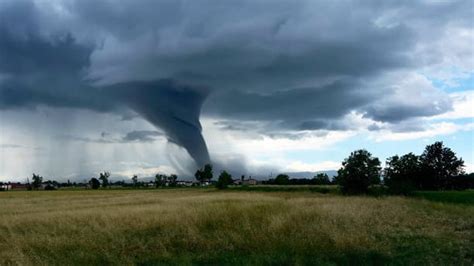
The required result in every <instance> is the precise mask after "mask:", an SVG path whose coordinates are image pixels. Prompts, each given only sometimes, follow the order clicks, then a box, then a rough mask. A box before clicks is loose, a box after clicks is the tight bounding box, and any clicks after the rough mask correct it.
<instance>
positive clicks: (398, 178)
mask: <svg viewBox="0 0 474 266" xmlns="http://www.w3.org/2000/svg"><path fill="white" fill-rule="evenodd" d="M385 165H386V166H385V169H384V183H385V185H387V186H388V187H389V191H390V192H391V193H394V194H403V195H408V194H410V193H411V192H412V191H413V190H414V189H415V188H416V186H417V182H418V179H419V178H420V175H421V162H420V157H419V156H417V155H415V154H413V153H411V152H410V153H408V154H405V155H403V156H402V157H399V156H398V155H395V156H392V157H390V158H388V159H387V161H386V163H385Z"/></svg>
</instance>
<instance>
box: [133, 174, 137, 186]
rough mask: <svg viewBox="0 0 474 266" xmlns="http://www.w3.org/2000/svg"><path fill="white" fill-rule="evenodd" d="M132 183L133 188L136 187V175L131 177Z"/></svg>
mask: <svg viewBox="0 0 474 266" xmlns="http://www.w3.org/2000/svg"><path fill="white" fill-rule="evenodd" d="M132 183H133V186H134V187H137V186H138V176H137V175H134V176H133V177H132Z"/></svg>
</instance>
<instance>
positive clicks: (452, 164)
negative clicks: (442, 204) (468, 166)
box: [419, 141, 464, 189]
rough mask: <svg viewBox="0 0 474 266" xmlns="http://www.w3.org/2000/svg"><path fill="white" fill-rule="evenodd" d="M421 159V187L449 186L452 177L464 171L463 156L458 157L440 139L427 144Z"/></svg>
mask: <svg viewBox="0 0 474 266" xmlns="http://www.w3.org/2000/svg"><path fill="white" fill-rule="evenodd" d="M420 160H421V171H422V176H421V179H420V181H419V186H420V187H419V188H420V189H443V188H447V187H448V184H449V181H450V179H451V178H453V177H454V176H458V175H460V174H463V173H464V161H463V160H462V158H459V159H458V158H457V157H456V154H455V153H454V152H453V151H452V150H451V149H450V148H448V147H445V146H444V145H443V142H440V141H438V142H435V143H434V144H431V145H428V146H426V148H425V151H424V152H423V154H422V155H421V156H420Z"/></svg>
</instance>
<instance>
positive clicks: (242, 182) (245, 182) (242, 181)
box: [233, 176, 258, 186]
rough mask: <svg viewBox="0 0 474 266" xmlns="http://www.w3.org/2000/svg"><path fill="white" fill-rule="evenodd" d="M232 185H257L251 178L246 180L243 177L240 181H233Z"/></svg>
mask: <svg viewBox="0 0 474 266" xmlns="http://www.w3.org/2000/svg"><path fill="white" fill-rule="evenodd" d="M233 184H234V185H244V186H254V185H257V184H258V181H257V180H256V179H253V178H252V177H251V176H250V177H249V178H248V179H245V176H242V177H241V178H240V179H234V180H233Z"/></svg>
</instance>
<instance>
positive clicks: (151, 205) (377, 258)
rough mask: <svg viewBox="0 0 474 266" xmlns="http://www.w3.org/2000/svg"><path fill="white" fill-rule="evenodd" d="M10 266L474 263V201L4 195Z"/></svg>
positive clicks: (3, 253) (2, 229)
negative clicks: (74, 265) (45, 265)
mask: <svg viewBox="0 0 474 266" xmlns="http://www.w3.org/2000/svg"><path fill="white" fill-rule="evenodd" d="M0 204H1V205H0V206H1V207H0V264H1V265H4V264H9V263H10V264H53V265H65V264H159V263H161V264H212V263H219V264H232V265H236V264H237V265H239V264H272V263H276V264H315V263H319V264H335V263H336V264H380V263H396V264H404V263H410V264H455V265H463V264H464V265H472V264H473V263H474V205H472V204H455V203H444V202H433V201H428V200H425V199H419V198H403V197H381V198H373V197H342V196H339V195H334V194H333V193H326V194H323V193H315V192H311V191H280V192H275V191H270V192H265V191H240V190H239V191H237V190H229V191H223V192H220V191H216V190H214V189H161V190H159V189H156V190H108V191H107V190H98V191H92V190H76V191H61V190H60V191H50V192H48V191H14V192H3V193H0Z"/></svg>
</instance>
